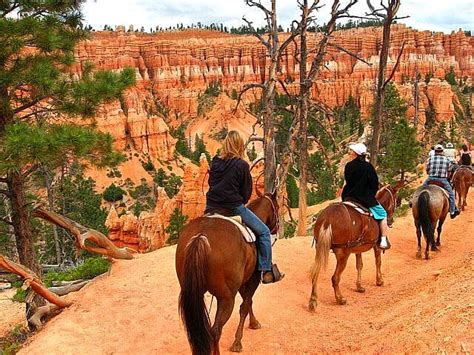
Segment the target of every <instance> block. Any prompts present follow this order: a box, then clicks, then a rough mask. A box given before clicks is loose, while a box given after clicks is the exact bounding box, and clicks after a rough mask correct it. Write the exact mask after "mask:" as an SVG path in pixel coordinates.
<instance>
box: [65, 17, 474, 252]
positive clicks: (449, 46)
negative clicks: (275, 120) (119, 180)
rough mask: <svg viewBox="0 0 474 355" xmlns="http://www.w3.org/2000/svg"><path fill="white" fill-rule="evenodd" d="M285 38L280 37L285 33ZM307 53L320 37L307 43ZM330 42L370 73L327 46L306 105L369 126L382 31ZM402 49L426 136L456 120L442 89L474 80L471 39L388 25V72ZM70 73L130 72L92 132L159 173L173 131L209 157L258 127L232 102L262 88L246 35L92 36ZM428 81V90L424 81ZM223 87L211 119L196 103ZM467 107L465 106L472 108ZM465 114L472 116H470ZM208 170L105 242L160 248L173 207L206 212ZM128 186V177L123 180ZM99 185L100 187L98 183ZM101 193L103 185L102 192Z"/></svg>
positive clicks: (292, 77) (402, 85)
mask: <svg viewBox="0 0 474 355" xmlns="http://www.w3.org/2000/svg"><path fill="white" fill-rule="evenodd" d="M282 37H285V35H284V34H283V35H282ZM309 38H310V40H309V42H310V43H309V47H310V48H311V47H312V46H314V45H315V44H316V43H317V42H318V40H319V37H318V36H317V35H314V34H311V35H310V36H309ZM333 42H335V43H337V44H338V45H340V46H342V47H344V48H346V49H347V50H350V51H351V52H354V53H356V54H357V55H358V56H360V57H361V58H363V59H364V60H366V61H367V62H368V63H369V65H368V64H366V63H363V62H360V61H357V60H355V59H354V58H353V57H351V56H349V55H348V54H346V53H344V52H342V51H340V50H337V49H335V48H334V47H331V48H330V50H329V52H328V54H327V56H326V62H325V68H324V69H323V70H322V71H321V74H320V76H319V77H318V79H317V80H316V82H315V85H314V87H313V90H312V97H313V98H314V99H315V100H319V101H321V102H323V103H324V104H326V105H327V106H329V107H335V106H342V105H344V103H345V102H346V101H347V99H348V98H349V97H350V96H352V97H354V98H355V100H356V101H357V103H358V105H359V106H360V108H361V112H362V115H363V116H364V117H366V118H367V117H368V116H369V114H370V111H371V106H372V104H373V101H374V99H373V92H374V86H375V84H374V82H375V78H376V75H377V65H378V57H377V53H378V50H379V49H380V46H381V28H363V29H351V30H347V31H340V32H336V33H335V35H334V39H333ZM402 43H405V51H404V53H403V55H402V57H401V63H400V66H399V68H398V70H397V71H396V73H395V76H394V80H395V83H396V85H397V88H398V90H399V92H400V94H401V96H402V97H403V98H404V99H405V100H406V101H407V103H408V105H409V111H408V114H409V116H410V117H411V118H413V117H414V116H415V109H414V105H413V103H414V85H413V83H414V81H415V78H416V77H417V76H419V77H420V78H421V80H420V81H419V85H418V87H419V92H418V93H419V111H418V122H419V132H423V126H424V123H425V121H426V111H428V110H430V111H432V112H433V113H434V114H435V115H434V118H435V119H436V120H437V121H449V120H451V119H452V118H453V117H454V114H455V105H458V106H459V102H458V98H457V96H456V95H455V93H454V92H453V90H452V89H451V86H450V85H449V84H448V83H447V82H446V81H444V77H445V74H446V73H447V72H448V71H450V70H451V69H452V70H454V72H455V74H456V76H457V77H459V78H466V79H467V80H468V82H471V84H472V77H473V76H474V38H473V37H467V36H466V35H465V34H464V32H462V31H458V32H453V33H451V34H449V35H446V34H442V33H433V32H430V31H416V30H413V29H411V28H408V27H406V26H404V25H394V26H393V32H392V42H391V49H390V60H389V64H388V69H387V71H388V72H390V71H391V70H392V68H393V66H394V65H395V61H396V58H397V56H398V52H399V50H400V47H401V45H402ZM294 53H295V48H294V46H289V47H288V49H287V51H286V53H285V55H284V57H283V58H282V62H281V77H280V78H281V79H282V81H284V82H285V83H286V85H287V86H288V89H289V90H290V91H295V90H296V88H297V87H296V84H295V83H296V82H297V81H298V76H297V74H296V73H298V63H297V62H296V61H295V60H294ZM76 59H77V64H76V65H75V66H74V67H73V69H72V73H73V75H74V76H80V75H81V72H82V67H83V66H84V64H85V63H86V62H88V61H90V62H92V63H94V64H95V66H96V67H97V68H100V69H111V70H120V69H122V68H124V67H127V66H128V67H132V68H134V69H135V71H136V77H137V85H136V86H135V87H134V88H132V89H130V90H128V91H127V92H126V93H125V95H124V97H123V99H122V100H121V101H120V102H115V103H112V104H109V105H106V106H105V107H104V108H103V110H102V112H101V114H100V115H99V116H98V117H97V125H98V127H99V129H101V130H104V131H107V132H110V133H111V134H112V135H113V136H114V138H115V144H116V147H117V148H118V149H120V150H130V151H132V152H138V153H139V154H146V155H148V156H149V157H150V158H151V159H152V161H153V162H154V163H155V164H157V165H158V166H159V165H161V164H167V165H172V166H173V168H175V167H176V169H178V168H177V167H178V166H179V164H178V162H177V161H176V160H175V159H174V156H173V154H174V145H175V142H176V141H175V139H174V138H173V137H171V135H170V127H175V126H177V125H178V124H182V123H186V124H187V130H186V135H187V136H188V137H189V138H190V140H192V139H194V137H195V135H196V134H198V135H200V136H201V135H203V136H204V139H205V141H206V143H207V147H208V150H209V151H210V152H211V153H214V152H215V151H216V150H217V148H218V146H219V144H218V142H217V140H216V139H215V138H213V136H214V134H215V133H216V132H218V131H220V130H223V129H238V130H239V131H241V132H242V133H244V135H246V136H248V135H249V134H250V133H251V131H252V124H253V123H254V122H255V120H256V118H255V117H254V116H252V115H251V114H250V113H248V112H247V111H246V110H245V108H244V107H243V105H241V106H240V107H239V108H238V109H237V110H235V104H236V100H235V93H236V92H238V91H239V90H240V89H241V88H242V87H243V85H245V84H248V83H254V82H262V81H263V80H264V79H265V74H266V73H265V66H266V60H267V59H266V55H265V49H264V48H263V47H262V46H261V45H259V43H258V42H257V40H256V39H255V38H254V37H252V36H237V35H230V34H223V33H219V32H209V31H184V32H174V33H157V34H146V33H125V32H123V31H117V32H97V33H93V35H92V37H91V39H90V40H88V41H84V42H82V43H80V44H79V45H78V47H77V49H76ZM430 75H432V78H431V80H429V82H425V78H426V77H427V76H430ZM215 82H220V83H221V84H222V90H223V93H222V94H221V95H220V96H219V97H217V98H215V100H214V101H213V103H212V105H210V108H209V110H207V111H206V112H204V113H203V112H199V99H200V98H202V95H203V93H204V92H205V90H206V88H207V87H209V85H211V84H212V83H215ZM258 95H259V93H258V92H254V93H251V92H249V93H248V95H247V96H246V97H245V98H244V100H245V101H246V102H247V103H248V102H251V101H255V100H256V99H258ZM471 102H472V100H471ZM471 110H474V109H473V108H472V107H471ZM127 164H128V165H126V170H127V173H126V175H127V174H137V175H139V177H135V178H134V179H133V180H134V181H137V180H139V179H140V178H142V177H145V178H147V179H148V180H149V179H150V176H149V175H148V174H147V173H146V172H145V171H144V170H143V168H142V167H141V165H140V163H139V160H138V159H131V160H130V161H129V162H127ZM206 170H207V161H205V160H202V161H201V166H199V167H198V166H195V165H192V164H189V165H187V167H186V168H185V170H184V174H181V172H179V174H180V175H183V178H184V184H183V186H182V188H181V191H180V192H179V194H178V195H177V196H176V198H175V199H173V200H170V199H168V197H167V196H166V194H165V193H164V192H163V191H162V190H160V189H159V191H158V201H157V207H156V209H155V211H153V212H146V213H145V212H143V213H142V214H141V215H140V216H139V217H135V216H133V215H131V214H126V215H123V216H121V217H119V216H118V214H117V213H116V211H115V210H111V211H110V215H109V218H108V222H107V225H108V228H109V229H110V237H111V239H113V240H115V241H116V243H117V244H119V245H127V246H130V247H132V248H134V249H136V250H139V251H146V250H151V249H156V248H158V247H161V246H163V245H164V243H165V241H166V239H167V236H166V233H165V231H164V229H165V228H166V226H167V225H168V223H169V217H170V216H171V213H172V212H173V209H174V208H176V207H177V208H180V209H181V210H182V211H183V213H184V214H185V215H188V216H189V217H190V218H194V217H196V216H198V215H200V214H201V213H202V211H203V210H204V192H205V191H206V189H207V183H206V176H205V173H206ZM124 177H128V176H124ZM99 185H100V184H99ZM100 186H106V185H105V184H102V185H100Z"/></svg>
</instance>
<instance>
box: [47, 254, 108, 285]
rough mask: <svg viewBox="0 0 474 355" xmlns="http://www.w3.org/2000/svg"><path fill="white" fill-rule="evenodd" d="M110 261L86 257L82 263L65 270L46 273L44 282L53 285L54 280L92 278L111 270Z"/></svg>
mask: <svg viewBox="0 0 474 355" xmlns="http://www.w3.org/2000/svg"><path fill="white" fill-rule="evenodd" d="M109 267H110V261H109V260H107V259H104V258H102V257H92V258H88V259H86V260H85V261H84V262H83V263H82V264H80V265H78V266H76V267H73V268H71V269H69V270H67V271H64V272H48V273H47V274H45V275H44V278H43V282H44V283H45V285H47V286H48V287H51V286H52V284H53V281H74V280H80V279H82V280H90V279H93V278H94V277H96V276H99V275H101V274H103V273H105V272H107V271H108V270H109Z"/></svg>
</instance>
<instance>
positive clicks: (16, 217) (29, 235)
mask: <svg viewBox="0 0 474 355" xmlns="http://www.w3.org/2000/svg"><path fill="white" fill-rule="evenodd" d="M7 180H8V182H7V185H8V190H9V193H10V205H11V209H12V223H13V229H14V231H15V241H16V247H17V250H18V258H19V261H20V264H22V265H24V266H26V267H27V268H28V269H30V270H33V271H34V272H35V273H36V274H37V275H41V269H40V267H39V264H38V262H37V260H36V253H35V249H34V241H33V232H32V228H31V216H30V213H29V211H28V208H27V199H26V193H25V190H26V189H25V182H24V180H23V177H22V176H21V173H20V172H18V171H11V172H10V173H8V175H7Z"/></svg>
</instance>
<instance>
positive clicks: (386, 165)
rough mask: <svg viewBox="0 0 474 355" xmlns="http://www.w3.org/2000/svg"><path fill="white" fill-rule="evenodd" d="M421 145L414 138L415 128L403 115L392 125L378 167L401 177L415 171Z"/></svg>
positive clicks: (390, 174) (391, 175) (389, 173)
mask: <svg viewBox="0 0 474 355" xmlns="http://www.w3.org/2000/svg"><path fill="white" fill-rule="evenodd" d="M420 152H421V145H420V143H419V142H418V140H417V139H416V128H415V127H411V126H410V125H409V123H408V120H407V119H406V118H405V117H402V118H400V119H399V120H398V121H397V122H396V123H395V124H394V125H393V127H392V129H391V131H390V135H389V143H388V144H387V146H386V150H385V155H384V156H382V157H381V159H380V167H381V168H382V169H383V170H384V172H385V173H386V174H387V175H388V176H389V177H393V176H395V175H398V174H400V175H401V178H402V179H403V178H404V176H405V173H406V172H415V171H416V166H417V164H418V157H419V155H420Z"/></svg>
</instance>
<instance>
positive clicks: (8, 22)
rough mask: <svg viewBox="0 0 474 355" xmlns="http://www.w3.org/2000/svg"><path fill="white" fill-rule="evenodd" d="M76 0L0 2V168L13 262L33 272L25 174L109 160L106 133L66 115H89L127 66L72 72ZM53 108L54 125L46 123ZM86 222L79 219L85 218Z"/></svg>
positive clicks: (116, 91)
mask: <svg viewBox="0 0 474 355" xmlns="http://www.w3.org/2000/svg"><path fill="white" fill-rule="evenodd" d="M83 3H84V1H76V0H74V1H72V0H70V1H53V0H45V1H31V0H16V1H0V48H1V50H0V162H1V163H0V175H6V177H7V181H9V185H11V186H15V192H14V193H13V194H11V195H10V196H8V198H9V200H10V205H11V208H12V211H11V213H12V215H13V216H14V217H15V216H16V217H18V218H13V221H14V224H15V234H16V238H17V242H18V243H20V244H21V245H23V247H22V248H20V249H19V252H20V261H21V262H22V263H23V264H24V265H25V266H27V267H30V268H32V269H34V270H35V271H37V272H39V271H40V270H39V267H38V263H37V260H35V251H34V248H33V239H34V237H33V232H32V221H31V214H30V213H28V211H27V208H28V207H27V206H26V205H24V203H23V201H26V200H27V198H26V196H27V191H26V189H27V187H29V186H31V185H30V184H28V183H29V178H30V177H31V174H32V173H34V172H35V170H36V169H37V168H39V167H46V168H47V169H48V170H50V171H55V168H59V167H62V166H64V165H65V164H66V162H70V161H73V160H75V159H80V160H81V161H89V162H91V163H92V164H95V165H99V166H107V165H113V164H116V163H118V162H119V161H120V157H119V155H117V154H114V153H113V152H112V146H111V142H112V139H111V138H110V136H108V135H106V134H103V133H98V132H96V131H94V129H93V127H92V126H91V125H89V126H88V125H87V124H86V122H84V124H79V125H76V123H77V120H69V119H68V118H70V117H71V116H84V117H92V116H93V115H94V113H95V112H96V110H97V108H98V107H99V105H100V104H102V103H104V102H108V101H111V100H114V99H117V98H119V97H120V95H121V93H122V92H123V90H124V89H125V88H127V87H128V86H130V85H132V84H133V83H134V78H135V73H134V70H132V69H125V70H123V71H122V72H120V73H114V72H105V71H96V70H94V68H93V67H92V65H91V64H87V63H83V64H82V75H81V77H80V78H79V79H77V78H75V77H73V76H72V74H71V73H70V71H69V67H70V66H71V65H72V64H73V63H74V47H75V45H76V43H77V42H78V41H79V40H84V39H86V38H87V35H88V31H86V30H84V29H83V28H82V23H81V20H82V14H81V8H80V7H81V5H82V4H83ZM59 115H61V117H62V118H63V120H62V122H61V123H62V125H57V124H55V123H54V121H57V120H54V118H57V117H58V116H59ZM86 225H87V223H86Z"/></svg>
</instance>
